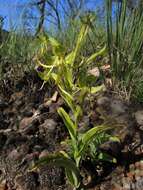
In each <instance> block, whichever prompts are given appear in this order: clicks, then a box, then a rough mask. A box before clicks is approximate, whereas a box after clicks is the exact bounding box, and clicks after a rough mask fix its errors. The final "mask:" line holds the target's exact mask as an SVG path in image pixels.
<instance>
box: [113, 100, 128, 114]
mask: <svg viewBox="0 0 143 190" xmlns="http://www.w3.org/2000/svg"><path fill="white" fill-rule="evenodd" d="M110 107H111V112H112V114H115V115H120V114H124V113H125V112H126V111H127V107H126V106H125V104H124V103H123V102H122V101H120V100H113V101H111V105H110Z"/></svg>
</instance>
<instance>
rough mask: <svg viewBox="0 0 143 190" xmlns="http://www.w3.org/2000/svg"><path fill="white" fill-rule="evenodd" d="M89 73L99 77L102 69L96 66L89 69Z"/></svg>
mask: <svg viewBox="0 0 143 190" xmlns="http://www.w3.org/2000/svg"><path fill="white" fill-rule="evenodd" d="M88 74H90V75H93V76H95V77H99V76H100V71H99V69H98V67H94V68H93V69H91V70H89V71H88Z"/></svg>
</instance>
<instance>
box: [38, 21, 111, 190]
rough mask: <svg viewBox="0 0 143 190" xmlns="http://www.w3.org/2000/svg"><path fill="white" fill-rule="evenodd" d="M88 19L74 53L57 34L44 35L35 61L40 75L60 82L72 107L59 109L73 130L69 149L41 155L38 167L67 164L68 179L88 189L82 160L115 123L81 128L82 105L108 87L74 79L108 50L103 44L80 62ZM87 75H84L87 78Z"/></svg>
mask: <svg viewBox="0 0 143 190" xmlns="http://www.w3.org/2000/svg"><path fill="white" fill-rule="evenodd" d="M89 29H90V27H89V25H88V24H87V22H85V23H83V24H82V26H81V29H80V32H79V35H78V38H77V42H76V45H75V47H74V49H73V50H72V51H71V52H70V53H68V54H67V53H66V50H65V48H64V47H63V46H62V44H61V43H59V42H58V41H57V40H55V39H54V38H53V37H49V36H46V35H45V36H42V37H40V44H41V48H40V50H39V51H38V53H37V55H36V57H35V61H36V64H37V65H38V74H39V76H40V78H41V79H42V80H43V81H44V83H45V82H47V81H51V80H52V81H54V82H55V84H56V85H57V87H58V89H59V92H60V95H61V96H62V97H63V99H64V100H65V102H66V103H67V105H68V106H69V108H70V110H71V111H72V116H70V115H69V114H68V113H67V112H66V111H65V110H64V109H63V108H62V107H60V108H59V109H58V113H59V115H60V116H61V118H62V119H63V122H64V124H65V127H66V128H67V130H68V133H69V139H68V141H66V142H68V143H66V144H67V145H68V150H69V151H60V152H58V153H55V154H49V155H48V156H46V157H43V158H41V159H40V160H39V161H38V162H37V163H36V164H35V166H34V168H37V167H39V166H41V165H45V164H50V165H57V166H60V167H63V168H64V169H65V174H66V177H67V179H68V181H69V182H70V183H71V185H72V186H73V187H74V188H75V189H80V190H81V189H84V185H83V183H82V177H81V173H80V163H81V160H82V158H83V156H84V154H85V152H86V151H87V147H88V145H89V144H90V143H91V142H92V140H93V139H94V138H95V136H96V135H98V134H100V133H102V132H104V131H106V130H109V129H111V128H112V127H111V126H108V125H104V124H103V125H100V126H95V127H93V128H92V129H90V130H88V131H87V132H85V133H83V134H82V133H81V132H79V130H78V124H79V118H80V117H81V116H82V108H81V105H82V103H83V101H84V98H85V96H86V94H87V93H96V92H99V91H101V90H102V89H103V88H104V86H103V85H101V86H90V87H89V86H87V85H85V83H83V82H82V81H84V80H83V78H82V77H81V76H77V79H76V81H75V80H74V68H76V67H77V64H78V66H80V67H84V66H85V65H86V66H89V65H90V64H91V63H93V61H94V60H95V59H96V58H97V56H101V55H103V54H105V53H106V47H103V48H102V49H101V50H100V51H99V52H96V53H94V54H92V55H91V56H89V57H82V58H81V61H80V62H79V63H78V62H77V57H78V56H79V53H80V50H81V48H82V45H83V43H84V41H85V39H86V36H87V34H88V32H89ZM85 78H86V76H84V79H85ZM77 95H78V96H79V97H80V98H79V99H80V101H79V102H78V103H76V101H75V97H77Z"/></svg>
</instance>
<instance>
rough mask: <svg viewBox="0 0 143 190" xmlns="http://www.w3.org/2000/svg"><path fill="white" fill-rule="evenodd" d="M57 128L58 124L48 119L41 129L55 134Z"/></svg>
mask: <svg viewBox="0 0 143 190" xmlns="http://www.w3.org/2000/svg"><path fill="white" fill-rule="evenodd" d="M56 126H57V123H56V122H55V121H54V120H53V119H46V120H45V121H44V123H43V124H42V125H41V126H40V127H42V128H44V129H45V130H46V131H47V132H48V133H53V132H54V131H55V129H56Z"/></svg>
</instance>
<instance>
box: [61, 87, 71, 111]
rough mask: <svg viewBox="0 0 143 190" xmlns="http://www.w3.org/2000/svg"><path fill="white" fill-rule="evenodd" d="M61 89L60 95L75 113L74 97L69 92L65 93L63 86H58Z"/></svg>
mask: <svg viewBox="0 0 143 190" xmlns="http://www.w3.org/2000/svg"><path fill="white" fill-rule="evenodd" d="M58 87H59V89H60V91H61V92H60V94H61V96H62V98H63V99H64V101H65V102H66V103H67V105H68V106H69V107H70V108H71V110H72V111H74V106H73V101H74V99H73V97H72V96H71V95H70V94H69V93H68V92H67V91H65V90H64V89H63V88H62V87H61V85H60V84H59V85H58Z"/></svg>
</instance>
